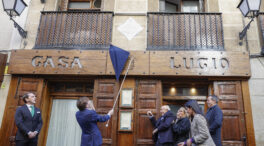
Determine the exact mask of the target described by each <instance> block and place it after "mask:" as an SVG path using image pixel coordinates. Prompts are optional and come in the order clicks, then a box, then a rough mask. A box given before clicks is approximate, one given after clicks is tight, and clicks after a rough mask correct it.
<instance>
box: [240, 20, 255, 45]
mask: <svg viewBox="0 0 264 146" xmlns="http://www.w3.org/2000/svg"><path fill="white" fill-rule="evenodd" d="M252 21H254V18H253V17H252V18H251V20H250V22H249V23H248V24H247V26H246V27H245V28H244V29H243V30H242V31H241V32H239V39H240V41H241V40H242V39H243V38H244V37H245V35H246V34H247V30H248V29H249V27H250V23H251V22H252ZM239 45H240V46H241V45H242V42H240V43H239Z"/></svg>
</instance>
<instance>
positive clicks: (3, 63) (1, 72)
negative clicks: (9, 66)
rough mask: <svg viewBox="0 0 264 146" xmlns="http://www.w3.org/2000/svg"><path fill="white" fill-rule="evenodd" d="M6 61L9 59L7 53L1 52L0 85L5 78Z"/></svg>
mask: <svg viewBox="0 0 264 146" xmlns="http://www.w3.org/2000/svg"><path fill="white" fill-rule="evenodd" d="M6 61H7V54H1V53H0V87H1V84H2V82H3V79H4V73H5V67H6Z"/></svg>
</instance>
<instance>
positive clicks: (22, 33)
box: [10, 17, 27, 38]
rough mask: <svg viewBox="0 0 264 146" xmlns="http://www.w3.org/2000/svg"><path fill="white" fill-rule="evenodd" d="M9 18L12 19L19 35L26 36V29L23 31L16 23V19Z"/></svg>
mask: <svg viewBox="0 0 264 146" xmlns="http://www.w3.org/2000/svg"><path fill="white" fill-rule="evenodd" d="M10 20H12V21H13V22H14V26H15V28H17V30H18V32H19V34H20V36H21V37H23V38H26V37H27V31H25V30H24V29H23V28H22V27H21V26H20V25H19V24H17V23H16V21H15V20H14V19H13V18H12V17H10Z"/></svg>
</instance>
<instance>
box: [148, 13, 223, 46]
mask: <svg viewBox="0 0 264 146" xmlns="http://www.w3.org/2000/svg"><path fill="white" fill-rule="evenodd" d="M147 49H148V50H160V51H162V50H185V51H186V50H192V51H194V50H224V35H223V26H222V15H221V13H148V47H147Z"/></svg>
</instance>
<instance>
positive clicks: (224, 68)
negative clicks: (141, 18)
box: [150, 51, 250, 76]
mask: <svg viewBox="0 0 264 146" xmlns="http://www.w3.org/2000/svg"><path fill="white" fill-rule="evenodd" d="M150 62H151V63H150V74H152V75H159V74H161V75H184V76H250V64H249V55H248V53H243V52H224V51H223V52H221V51H151V52H150Z"/></svg>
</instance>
